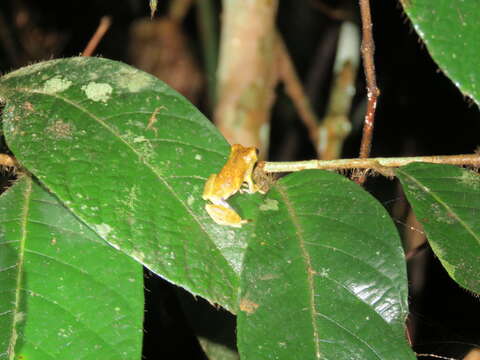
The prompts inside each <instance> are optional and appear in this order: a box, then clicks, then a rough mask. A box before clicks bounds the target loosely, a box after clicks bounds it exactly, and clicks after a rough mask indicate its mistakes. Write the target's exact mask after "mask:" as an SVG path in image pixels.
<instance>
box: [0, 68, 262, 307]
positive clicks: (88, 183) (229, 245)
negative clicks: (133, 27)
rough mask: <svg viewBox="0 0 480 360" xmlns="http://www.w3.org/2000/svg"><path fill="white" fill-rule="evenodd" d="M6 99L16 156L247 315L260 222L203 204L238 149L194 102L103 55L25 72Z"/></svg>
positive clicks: (146, 253)
mask: <svg viewBox="0 0 480 360" xmlns="http://www.w3.org/2000/svg"><path fill="white" fill-rule="evenodd" d="M0 98H3V99H4V101H5V102H6V104H7V105H6V107H5V109H4V129H5V136H6V138H7V143H8V146H9V147H10V149H11V150H12V151H13V152H14V154H15V155H16V157H17V158H18V159H19V160H20V162H21V163H22V164H23V165H24V166H25V167H26V168H27V169H28V170H29V171H31V172H32V173H34V174H35V175H36V176H37V177H38V178H39V179H40V181H41V182H42V183H44V184H45V185H46V186H47V187H48V188H49V189H50V190H51V191H52V192H54V193H55V194H56V195H57V196H58V197H59V198H60V199H61V200H62V201H63V202H64V203H65V204H66V206H67V207H69V208H70V209H72V211H73V212H74V213H75V214H77V215H78V216H79V217H80V218H81V219H82V220H84V221H85V222H86V223H87V224H89V226H90V227H91V228H92V229H94V230H95V231H96V232H97V234H99V235H100V236H101V237H102V238H103V239H105V240H107V241H108V242H109V243H111V244H113V245H114V246H115V247H118V248H120V249H121V250H122V251H123V252H125V253H127V254H129V255H130V256H132V257H134V258H135V259H137V260H138V261H140V262H141V263H142V264H145V265H146V266H147V267H148V268H150V269H151V270H152V271H154V272H156V273H157V274H160V275H161V276H163V277H165V278H167V279H168V280H170V281H172V282H174V283H176V284H178V285H181V286H183V287H185V288H186V289H188V290H189V291H191V292H193V293H195V294H199V295H202V296H204V297H205V298H207V299H209V300H210V301H212V302H216V303H219V304H221V305H223V306H226V307H227V308H229V309H231V310H232V309H235V307H236V303H237V301H236V297H237V291H238V282H239V275H238V274H239V271H240V268H241V266H242V259H243V252H244V248H245V246H246V240H245V239H246V238H247V237H248V236H249V228H251V227H244V228H242V229H239V230H232V229H231V228H226V227H222V226H219V225H216V224H214V223H213V221H212V220H211V219H210V218H209V217H208V214H207V213H206V211H205V210H204V208H203V206H204V201H203V200H202V199H201V194H202V190H203V185H204V182H205V180H206V179H207V177H208V176H209V175H210V174H211V173H214V172H218V170H219V169H220V168H221V166H222V165H223V163H224V162H225V159H226V155H227V153H228V144H227V143H226V142H225V140H224V139H223V138H222V137H221V135H220V134H219V133H218V131H217V130H216V129H215V128H214V127H213V125H212V124H211V123H210V122H209V121H208V120H207V119H206V118H205V117H204V116H203V115H202V114H201V113H200V112H199V111H198V110H197V109H196V108H195V107H194V106H193V105H191V104H190V103H189V102H188V101H187V100H185V99H184V98H183V97H182V96H181V95H179V94H178V93H176V92H175V91H173V90H172V89H170V88H169V87H167V86H166V85H165V84H164V83H162V82H161V81H160V80H158V79H156V78H154V77H152V76H150V75H148V74H146V73H143V72H141V71H139V70H136V69H134V68H131V67H129V66H127V65H125V64H122V63H119V62H115V61H110V60H105V59H100V58H71V59H64V60H53V61H48V62H44V63H39V64H36V65H33V66H29V67H26V68H23V69H20V70H17V71H15V72H13V73H10V74H8V75H6V76H4V77H3V78H1V79H0ZM251 199H255V197H249V199H248V201H247V202H249V203H248V204H246V205H245V206H244V209H245V211H246V213H245V214H242V215H245V216H247V217H248V216H249V214H250V210H252V211H253V209H254V208H255V207H254V206H252V205H251V204H250V203H251V202H252V201H251Z"/></svg>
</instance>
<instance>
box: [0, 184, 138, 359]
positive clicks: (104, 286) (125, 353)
mask: <svg viewBox="0 0 480 360" xmlns="http://www.w3.org/2000/svg"><path fill="white" fill-rule="evenodd" d="M142 280H143V271H142V267H141V266H140V265H138V264H137V263H136V262H134V261H133V260H132V259H130V258H128V257H127V256H125V255H124V254H121V253H120V252H118V251H116V250H114V249H112V248H111V247H110V246H108V245H107V244H106V243H105V242H104V241H103V240H101V239H100V238H99V237H98V236H97V235H96V234H95V233H94V232H93V231H91V230H90V229H88V228H87V227H86V226H85V225H83V224H82V223H81V222H80V221H79V220H78V219H77V218H75V217H74V216H73V214H71V213H70V212H69V211H68V210H67V209H66V208H65V207H63V205H62V204H61V203H59V201H58V200H57V199H56V198H55V197H54V196H52V195H51V194H49V193H48V192H46V191H45V190H44V189H43V188H41V187H40V186H39V185H37V184H36V183H35V182H32V180H31V179H30V178H28V177H23V178H22V179H21V180H20V181H18V182H17V183H16V184H14V185H13V186H12V187H11V188H10V189H9V190H8V191H7V192H6V193H4V194H3V195H2V196H1V197H0V288H1V291H0V359H14V358H15V359H35V360H42V359H49V360H50V359H115V360H116V359H140V357H141V349H142V320H143V281H142Z"/></svg>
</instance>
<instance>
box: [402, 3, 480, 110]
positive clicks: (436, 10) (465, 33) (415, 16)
mask: <svg viewBox="0 0 480 360" xmlns="http://www.w3.org/2000/svg"><path fill="white" fill-rule="evenodd" d="M402 3H403V4H404V6H403V7H404V9H405V11H406V13H407V14H408V16H409V17H410V19H411V21H412V23H413V26H414V27H415V30H416V31H417V33H418V34H419V35H420V37H421V38H422V40H423V41H424V42H425V44H426V45H427V49H428V51H429V52H430V54H431V55H432V58H433V59H434V60H435V61H436V62H437V64H438V65H439V66H440V68H441V69H442V70H443V71H444V72H445V73H446V74H447V76H448V77H449V78H450V79H452V81H453V82H454V83H455V85H456V86H457V87H458V88H459V89H460V91H461V92H462V93H463V94H465V95H468V96H470V97H471V98H472V99H474V101H475V102H476V103H477V105H478V104H480V68H479V66H478V47H479V44H480V37H479V34H480V22H479V21H478V16H479V14H480V1H477V0H435V1H432V0H403V1H402Z"/></svg>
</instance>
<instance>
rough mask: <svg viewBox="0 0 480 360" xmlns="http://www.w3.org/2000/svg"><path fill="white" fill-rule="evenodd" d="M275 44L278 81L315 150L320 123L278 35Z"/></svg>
mask: <svg viewBox="0 0 480 360" xmlns="http://www.w3.org/2000/svg"><path fill="white" fill-rule="evenodd" d="M277 42H278V48H279V54H278V56H279V58H280V59H279V63H280V66H279V67H280V79H281V80H282V81H283V83H284V84H285V92H286V93H287V94H288V95H289V96H290V98H291V99H292V102H293V105H294V106H295V108H296V109H297V112H298V114H299V115H300V118H301V119H302V121H303V123H304V124H305V127H306V128H307V130H308V135H309V136H310V140H311V141H312V144H313V146H315V148H317V143H318V123H319V122H320V121H319V119H318V118H317V116H316V115H315V112H314V111H313V109H312V106H311V104H310V101H309V99H308V97H307V95H306V94H305V90H304V89H303V85H302V83H301V81H300V79H299V78H298V75H297V72H296V71H295V66H294V65H293V61H292V59H291V57H290V54H289V53H288V50H287V47H286V46H285V43H284V42H283V39H282V38H281V36H280V34H277Z"/></svg>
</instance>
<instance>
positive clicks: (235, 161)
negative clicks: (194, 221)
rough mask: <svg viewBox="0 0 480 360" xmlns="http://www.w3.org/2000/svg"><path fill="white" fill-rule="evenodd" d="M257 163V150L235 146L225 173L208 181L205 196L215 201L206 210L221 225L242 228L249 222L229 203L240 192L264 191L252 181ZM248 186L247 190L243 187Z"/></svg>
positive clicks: (206, 198) (222, 172)
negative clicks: (231, 197)
mask: <svg viewBox="0 0 480 360" xmlns="http://www.w3.org/2000/svg"><path fill="white" fill-rule="evenodd" d="M257 160H258V158H257V149H255V148H254V147H244V146H242V145H239V144H235V145H232V148H231V151H230V156H229V157H228V160H227V163H226V164H225V165H224V166H223V168H222V170H220V172H219V173H218V174H212V175H210V177H209V178H208V180H207V182H206V183H205V188H204V189H203V196H202V197H203V199H204V200H208V201H210V202H211V204H210V203H208V204H205V210H207V212H208V214H209V215H210V217H211V218H212V219H213V221H215V222H216V223H217V224H219V225H226V226H233V227H241V226H242V225H243V224H245V223H247V222H248V220H244V219H242V218H241V217H240V215H238V214H237V213H236V212H235V210H233V209H232V208H231V206H230V205H229V204H228V203H227V202H226V200H227V199H228V198H229V197H230V196H232V195H234V194H235V193H236V192H237V191H240V192H241V193H243V192H247V193H249V194H253V193H255V192H257V191H260V189H259V188H258V187H257V185H255V184H254V183H253V180H252V173H253V167H254V166H255V163H256V162H257ZM245 183H246V185H247V187H246V188H242V186H243V184H245ZM260 192H262V191H260ZM262 193H263V192H262Z"/></svg>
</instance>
